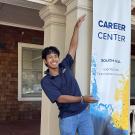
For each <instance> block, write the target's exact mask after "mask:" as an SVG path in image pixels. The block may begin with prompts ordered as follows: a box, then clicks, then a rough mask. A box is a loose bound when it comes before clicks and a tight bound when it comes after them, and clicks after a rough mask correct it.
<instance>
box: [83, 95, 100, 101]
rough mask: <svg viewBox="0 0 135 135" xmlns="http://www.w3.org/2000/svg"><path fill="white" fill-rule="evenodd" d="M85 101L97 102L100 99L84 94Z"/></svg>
mask: <svg viewBox="0 0 135 135" xmlns="http://www.w3.org/2000/svg"><path fill="white" fill-rule="evenodd" d="M83 102H85V103H96V102H98V100H97V99H95V98H94V97H92V96H83Z"/></svg>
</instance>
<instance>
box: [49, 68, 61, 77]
mask: <svg viewBox="0 0 135 135" xmlns="http://www.w3.org/2000/svg"><path fill="white" fill-rule="evenodd" d="M49 73H50V75H52V76H57V75H58V74H59V68H55V69H52V68H49Z"/></svg>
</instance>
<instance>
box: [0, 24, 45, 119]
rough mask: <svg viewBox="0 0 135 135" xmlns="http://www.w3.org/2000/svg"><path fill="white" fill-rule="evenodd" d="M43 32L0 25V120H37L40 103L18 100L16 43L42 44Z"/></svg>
mask: <svg viewBox="0 0 135 135" xmlns="http://www.w3.org/2000/svg"><path fill="white" fill-rule="evenodd" d="M43 38H44V33H43V31H36V30H29V29H23V28H17V27H10V26H4V25H0V120H24V119H39V118H40V112H41V103H40V102H39V101H36V102H35V101H34V102H27V101H24V102H22V101H21V102H20V101H18V100H17V98H18V42H24V43H35V44H41V45H42V44H43Z"/></svg>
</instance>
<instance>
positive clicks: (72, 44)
mask: <svg viewBox="0 0 135 135" xmlns="http://www.w3.org/2000/svg"><path fill="white" fill-rule="evenodd" d="M85 16H86V15H83V16H81V17H80V18H79V19H78V20H77V22H76V24H75V27H74V32H73V36H72V38H71V42H70V47H69V51H68V53H69V54H70V55H71V56H72V58H73V59H74V57H75V53H76V49H77V47H78V34H79V28H80V27H81V24H82V22H83V21H84V20H85Z"/></svg>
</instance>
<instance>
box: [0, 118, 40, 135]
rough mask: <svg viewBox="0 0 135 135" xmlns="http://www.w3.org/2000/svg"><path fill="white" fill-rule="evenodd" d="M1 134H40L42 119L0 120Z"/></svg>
mask: <svg viewBox="0 0 135 135" xmlns="http://www.w3.org/2000/svg"><path fill="white" fill-rule="evenodd" d="M0 135H40V120H26V121H13V122H6V121H0Z"/></svg>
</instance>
